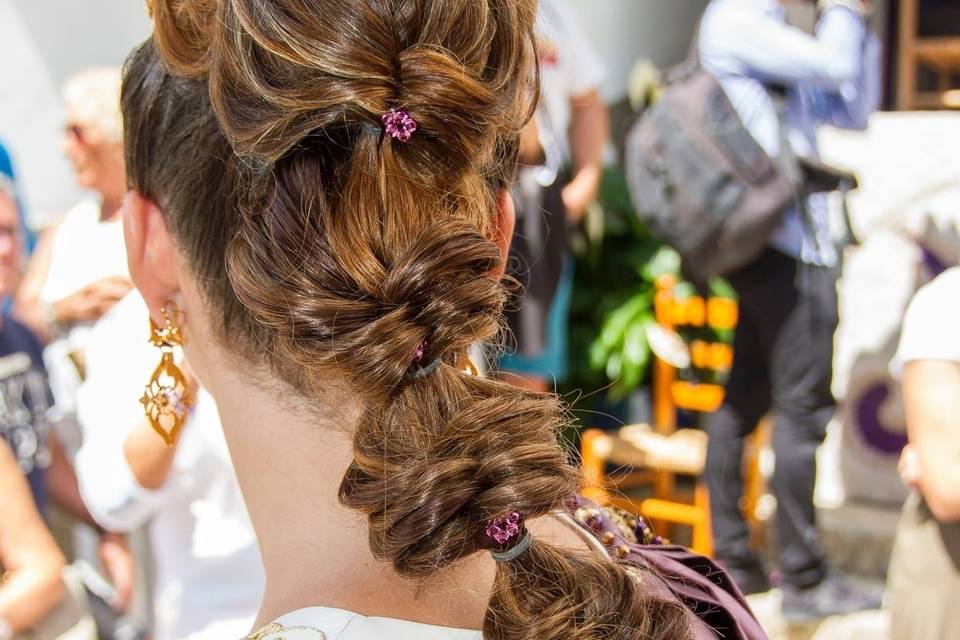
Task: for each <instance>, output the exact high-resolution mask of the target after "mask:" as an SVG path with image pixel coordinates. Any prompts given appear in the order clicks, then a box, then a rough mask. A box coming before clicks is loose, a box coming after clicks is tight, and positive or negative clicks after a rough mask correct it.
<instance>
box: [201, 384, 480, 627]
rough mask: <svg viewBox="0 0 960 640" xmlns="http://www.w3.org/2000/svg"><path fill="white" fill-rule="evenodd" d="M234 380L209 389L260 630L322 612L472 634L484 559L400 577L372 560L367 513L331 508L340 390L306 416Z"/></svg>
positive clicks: (344, 416) (347, 414) (342, 409)
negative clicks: (241, 507) (258, 601)
mask: <svg viewBox="0 0 960 640" xmlns="http://www.w3.org/2000/svg"><path fill="white" fill-rule="evenodd" d="M220 371H223V372H232V371H236V369H235V368H233V367H229V366H225V367H222V368H220ZM233 375H234V374H232V373H222V374H220V375H218V376H217V377H218V380H216V381H210V382H212V384H211V385H210V386H211V389H210V391H211V393H212V394H213V395H214V397H215V398H216V400H217V404H218V406H219V407H220V417H221V421H222V423H223V428H224V431H225V434H226V438H227V443H228V445H229V447H230V454H231V457H232V458H233V461H234V465H235V467H236V470H237V477H238V479H239V482H240V488H241V490H242V491H243V495H244V500H245V501H246V503H247V508H248V511H249V513H250V518H251V520H252V522H253V526H254V529H255V530H256V534H257V539H258V542H259V544H260V552H261V556H262V558H263V563H264V569H265V572H266V592H265V594H264V600H263V606H262V607H261V610H260V615H259V617H258V625H262V624H265V623H267V622H270V621H271V620H274V619H276V618H277V617H279V616H281V615H283V614H284V613H288V612H290V611H295V610H297V609H302V608H307V607H311V606H329V607H337V608H341V609H347V610H351V611H355V612H357V613H360V614H363V615H371V616H383V617H393V618H404V619H409V620H414V621H416V622H424V623H429V624H437V625H442V626H455V627H460V626H467V627H469V628H479V627H480V625H481V623H482V620H483V613H484V611H485V610H486V602H487V599H488V594H489V589H490V585H491V583H492V581H493V573H494V566H493V563H492V562H491V561H490V560H489V558H487V557H479V556H478V557H476V558H470V559H468V560H466V561H464V562H463V563H459V564H458V565H457V568H456V569H455V570H452V571H450V572H445V573H444V574H443V575H438V576H436V577H433V578H431V579H430V580H429V581H428V582H427V583H422V582H413V581H411V580H408V579H404V578H401V577H400V576H398V575H397V574H396V573H395V572H394V571H393V570H392V567H391V566H390V565H389V564H387V563H384V562H381V561H378V560H376V559H375V558H374V557H373V555H372V553H371V551H370V548H369V544H368V541H367V528H366V520H365V517H364V516H363V515H362V514H360V513H358V512H356V511H353V510H350V509H347V508H345V507H344V506H342V505H341V504H340V503H339V501H338V499H337V491H338V488H339V486H340V482H341V479H342V478H343V475H344V472H345V471H346V470H347V467H348V466H349V462H350V460H351V455H352V454H351V451H352V438H351V435H350V434H351V433H352V431H353V425H354V424H355V423H356V420H357V416H358V415H359V412H358V410H357V405H356V404H355V403H353V402H352V401H350V400H349V399H347V398H348V396H347V394H345V393H344V394H340V395H339V397H338V398H331V401H330V402H329V403H327V406H325V407H323V408H321V409H320V410H318V409H317V408H316V407H312V408H310V409H309V410H308V409H306V408H304V407H302V406H300V405H302V403H303V402H302V400H300V399H299V398H298V396H297V395H296V394H295V393H294V392H293V391H288V392H287V391H285V392H278V391H276V390H272V391H267V390H263V389H257V388H252V387H251V386H250V385H249V384H246V383H245V382H244V381H242V380H241V379H240V378H239V377H233Z"/></svg>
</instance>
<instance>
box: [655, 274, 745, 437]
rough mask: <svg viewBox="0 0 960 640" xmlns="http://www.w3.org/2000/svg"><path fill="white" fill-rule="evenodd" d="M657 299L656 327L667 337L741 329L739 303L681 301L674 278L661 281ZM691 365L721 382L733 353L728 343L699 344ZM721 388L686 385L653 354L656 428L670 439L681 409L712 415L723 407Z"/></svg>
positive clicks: (704, 341)
mask: <svg viewBox="0 0 960 640" xmlns="http://www.w3.org/2000/svg"><path fill="white" fill-rule="evenodd" d="M656 286H657V291H656V296H655V298H654V316H655V318H656V321H657V324H659V325H660V326H661V327H663V328H664V329H667V330H668V331H672V332H676V333H678V334H681V335H682V333H683V331H684V329H690V328H693V329H702V328H709V329H713V330H714V331H733V330H734V329H735V328H736V326H737V320H738V318H739V310H738V307H737V302H736V301H735V300H733V299H730V298H718V297H710V298H703V297H701V296H688V297H684V298H678V297H677V295H676V287H677V281H676V279H675V278H674V277H672V276H662V277H661V278H659V279H658V280H657V284H656ZM688 348H689V350H690V365H691V367H692V368H694V369H696V370H701V371H710V372H714V373H716V374H718V375H717V376H715V377H720V376H722V375H723V374H725V373H726V372H727V371H729V370H730V367H731V366H732V364H733V347H731V346H730V345H729V344H727V343H724V342H718V341H715V340H708V339H703V338H697V339H694V340H691V341H690V342H689V344H688ZM723 397H724V392H723V386H722V385H721V384H719V383H718V382H717V381H714V382H697V381H691V380H682V379H680V378H679V377H678V375H677V369H676V367H675V366H674V365H672V364H670V363H669V362H667V361H665V360H663V359H662V358H659V357H657V356H656V354H654V371H653V422H654V427H655V428H656V430H657V431H659V432H660V433H666V434H669V433H672V432H673V431H674V430H676V428H677V409H685V410H689V411H697V412H703V413H709V412H711V411H716V410H717V409H718V408H719V407H720V405H721V404H722V403H723Z"/></svg>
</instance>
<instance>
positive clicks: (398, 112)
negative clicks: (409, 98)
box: [381, 109, 417, 142]
mask: <svg viewBox="0 0 960 640" xmlns="http://www.w3.org/2000/svg"><path fill="white" fill-rule="evenodd" d="M381 120H383V129H384V131H386V132H387V135H388V136H390V137H391V138H393V139H394V140H399V141H400V142H410V137H411V136H412V135H413V133H414V132H415V131H416V130H417V121H416V120H414V119H413V118H412V117H411V116H410V112H409V111H407V110H406V109H391V110H390V111H388V112H387V113H385V114H383V116H381Z"/></svg>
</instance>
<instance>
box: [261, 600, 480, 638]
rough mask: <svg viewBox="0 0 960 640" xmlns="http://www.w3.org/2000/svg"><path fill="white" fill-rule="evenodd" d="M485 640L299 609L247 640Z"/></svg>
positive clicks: (327, 610) (413, 625)
mask: <svg viewBox="0 0 960 640" xmlns="http://www.w3.org/2000/svg"><path fill="white" fill-rule="evenodd" d="M386 638H389V639H390V640H483V634H482V633H481V632H480V631H473V630H470V629H454V628H451V627H435V626H433V625H429V624H420V623H417V622H410V621H408V620H398V619H396V618H369V617H367V616H362V615H360V614H358V613H354V612H352V611H346V610H344V609H332V608H328V607H312V608H310V609H300V610H299V611H294V612H293V613H288V614H287V615H285V616H283V617H281V618H279V619H278V620H277V621H276V622H274V623H272V624H269V625H267V626H266V627H264V628H263V629H261V630H259V631H257V632H256V633H254V634H253V635H251V636H250V637H249V638H248V639H247V640H384V639H386Z"/></svg>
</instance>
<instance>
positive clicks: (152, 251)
mask: <svg viewBox="0 0 960 640" xmlns="http://www.w3.org/2000/svg"><path fill="white" fill-rule="evenodd" d="M123 235H124V239H125V240H126V244H127V266H128V267H129V269H130V277H131V278H132V279H133V284H134V285H136V287H137V289H138V290H139V291H140V294H141V295H142V296H143V299H144V300H145V301H146V303H147V308H148V309H150V315H151V317H153V318H154V320H159V319H160V318H161V309H162V308H163V306H164V305H165V304H167V303H168V302H170V301H171V300H175V299H176V297H177V295H178V294H179V293H180V269H179V268H178V267H179V265H178V264H177V249H176V246H175V245H174V243H173V238H172V237H171V236H170V232H169V230H168V229H167V222H166V219H165V218H164V215H163V211H162V210H161V209H160V207H158V206H157V205H156V204H155V203H154V202H153V201H152V200H150V199H149V198H146V197H144V196H143V195H142V194H140V193H139V192H137V191H130V192H128V193H127V196H126V198H125V199H124V203H123Z"/></svg>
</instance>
